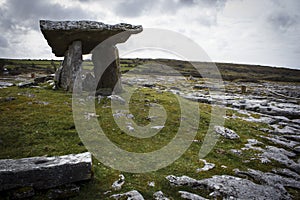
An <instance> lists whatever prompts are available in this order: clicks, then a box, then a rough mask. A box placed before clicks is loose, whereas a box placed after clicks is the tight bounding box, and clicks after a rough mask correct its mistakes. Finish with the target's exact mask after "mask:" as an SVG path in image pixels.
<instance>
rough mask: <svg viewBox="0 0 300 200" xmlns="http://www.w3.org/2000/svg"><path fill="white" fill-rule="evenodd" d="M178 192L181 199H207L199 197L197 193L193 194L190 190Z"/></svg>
mask: <svg viewBox="0 0 300 200" xmlns="http://www.w3.org/2000/svg"><path fill="white" fill-rule="evenodd" d="M179 193H180V194H181V198H183V199H189V200H208V199H206V198H204V197H201V196H199V195H197V194H193V193H190V192H186V191H179Z"/></svg>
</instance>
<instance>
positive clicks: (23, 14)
mask: <svg viewBox="0 0 300 200" xmlns="http://www.w3.org/2000/svg"><path fill="white" fill-rule="evenodd" d="M0 12H1V13H3V14H2V17H3V18H2V19H1V22H0V23H1V26H2V27H5V28H8V29H16V28H20V27H22V28H24V29H25V30H26V29H36V30H37V29H38V28H39V26H38V21H39V19H51V20H61V19H71V20H72V19H78V17H81V18H82V17H89V15H88V13H86V12H85V11H84V10H82V9H81V8H80V7H63V6H62V5H60V4H55V3H51V1H42V0H26V1H22V0H7V1H6V3H5V6H4V7H2V8H1V9H0ZM91 17H92V16H91Z"/></svg>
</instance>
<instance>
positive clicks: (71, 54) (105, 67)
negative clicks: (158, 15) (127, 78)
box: [40, 20, 143, 94]
mask: <svg viewBox="0 0 300 200" xmlns="http://www.w3.org/2000/svg"><path fill="white" fill-rule="evenodd" d="M40 29H41V32H42V33H43V35H44V37H45V39H46V40H47V42H48V44H49V46H50V47H51V48H52V52H53V53H54V54H55V56H58V57H62V56H64V60H63V62H62V65H61V67H60V68H59V69H58V70H57V71H56V74H55V81H56V83H57V86H58V87H60V88H63V89H65V90H67V91H70V92H72V91H73V87H74V83H75V78H76V76H77V75H81V66H82V55H83V54H92V62H93V64H94V75H93V79H91V76H90V75H89V76H88V81H89V82H91V81H92V82H94V83H93V84H94V86H95V87H94V88H95V90H96V91H100V92H101V91H105V92H106V93H108V94H109V93H112V92H113V91H114V92H116V93H117V92H120V91H121V90H122V86H121V81H120V77H121V73H120V64H119V53H118V49H117V47H116V44H118V43H124V42H126V41H127V40H128V38H129V37H130V36H131V35H132V34H137V33H140V32H142V30H143V28H142V26H140V25H138V26H135V25H131V24H125V23H120V24H115V25H109V24H104V23H102V22H95V21H49V20H40ZM80 83H81V82H80ZM83 83H84V81H83ZM93 84H92V85H93ZM86 85H89V84H86ZM75 87H82V85H76V86H75ZM89 89H90V88H89Z"/></svg>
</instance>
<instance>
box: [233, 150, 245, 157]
mask: <svg viewBox="0 0 300 200" xmlns="http://www.w3.org/2000/svg"><path fill="white" fill-rule="evenodd" d="M230 152H231V153H233V154H235V155H238V156H241V155H242V153H243V152H242V151H241V150H238V149H230Z"/></svg>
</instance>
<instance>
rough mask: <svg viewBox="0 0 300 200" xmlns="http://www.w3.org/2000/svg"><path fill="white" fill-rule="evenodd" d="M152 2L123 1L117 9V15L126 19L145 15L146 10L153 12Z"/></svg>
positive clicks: (138, 0)
mask: <svg viewBox="0 0 300 200" xmlns="http://www.w3.org/2000/svg"><path fill="white" fill-rule="evenodd" d="M151 5H152V2H151V1H140V0H127V1H121V2H120V3H119V4H117V6H116V7H115V12H116V14H117V15H119V14H120V15H121V16H126V17H137V16H140V15H141V14H143V12H144V11H145V10H151Z"/></svg>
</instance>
